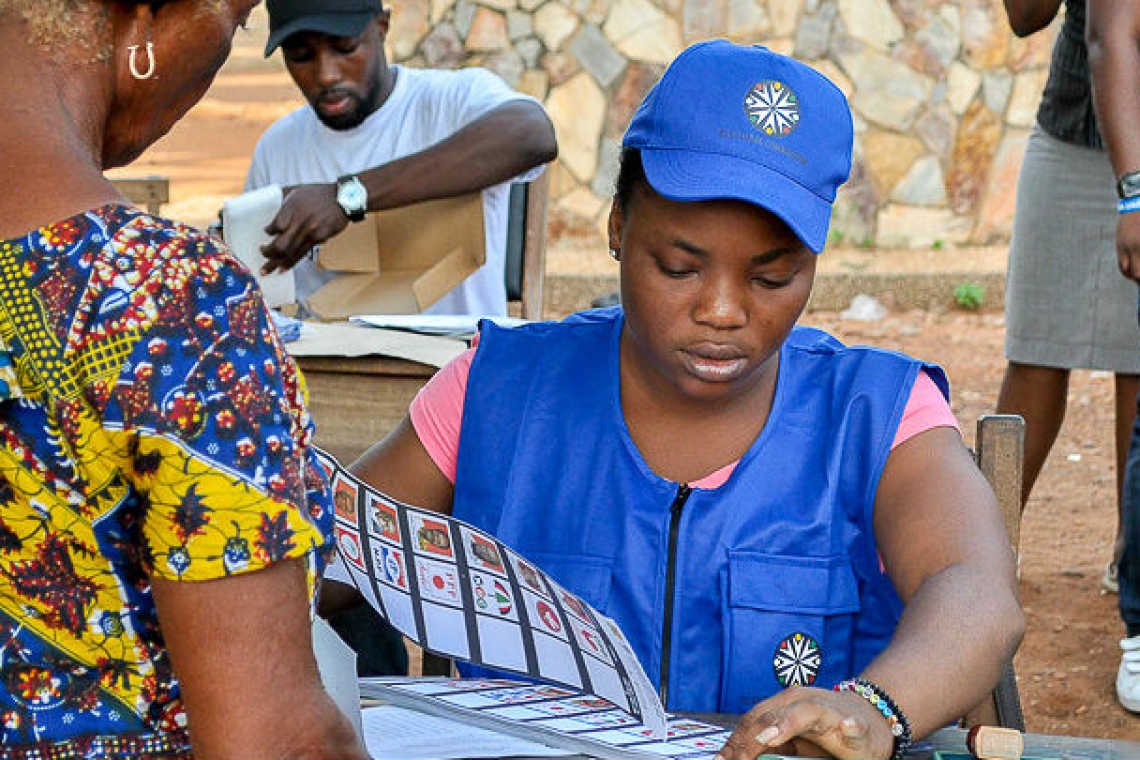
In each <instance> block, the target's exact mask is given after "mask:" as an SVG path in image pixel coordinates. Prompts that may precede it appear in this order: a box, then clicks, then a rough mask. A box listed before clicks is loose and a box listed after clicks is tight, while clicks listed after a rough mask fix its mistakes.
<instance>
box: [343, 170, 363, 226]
mask: <svg viewBox="0 0 1140 760" xmlns="http://www.w3.org/2000/svg"><path fill="white" fill-rule="evenodd" d="M336 202H337V203H339V204H340V207H341V208H342V209H344V213H345V214H347V215H348V217H349V218H350V219H358V218H360V217H362V216H363V215H364V211H365V210H366V209H367V208H368V191H367V190H365V188H364V183H362V182H361V181H360V180H359V179H357V178H356V177H349V178H348V179H346V180H342V181H341V182H340V185H339V186H338V187H337V191H336Z"/></svg>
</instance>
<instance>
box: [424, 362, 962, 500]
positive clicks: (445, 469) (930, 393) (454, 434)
mask: <svg viewBox="0 0 1140 760" xmlns="http://www.w3.org/2000/svg"><path fill="white" fill-rule="evenodd" d="M475 350H476V349H475V348H469V349H467V350H466V351H464V352H463V353H462V354H460V355H459V356H457V357H455V359H453V360H452V361H451V362H449V363H448V364H447V365H446V366H444V367H443V369H441V370H440V371H439V372H437V373H435V375H434V376H433V377H432V378H431V380H429V381H428V382H427V384H426V385H424V387H423V388H421V389H420V391H419V393H417V394H416V397H415V398H414V399H412V405H411V407H410V408H409V410H408V414H409V416H410V417H411V420H412V427H413V428H415V430H416V435H417V436H419V439H420V442H421V443H423V445H424V448H425V449H427V453H428V455H429V456H430V457H431V458H432V461H434V462H435V464H436V466H437V467H439V469H440V472H442V473H443V474H444V475H445V476H447V479H448V480H450V481H451V482H452V483H454V482H455V470H456V467H457V462H458V458H459V431H460V428H461V427H462V426H463V400H464V398H465V397H466V395H467V376H468V375H469V374H470V373H471V362H472V360H473V359H474V358H475ZM936 427H952V428H954V429H955V430H957V429H958V420H957V419H956V418H955V417H954V412H953V411H951V409H950V404H949V403H947V402H946V399H945V398H944V397H943V396H942V391H940V390H938V386H937V385H935V384H934V381H933V380H931V379H930V376H929V375H927V374H926V373H925V372H919V373H918V377H917V378H915V381H914V388H912V389H911V392H910V398H909V399H907V403H906V409H905V410H904V411H903V417H902V421H901V422H899V429H898V431H896V433H895V439H894V441H892V442H891V448H892V449H893V448H895V447H896V446H898V445H899V444H900V443H902V442H903V441H906V440H907V439H909V438H911V437H912V436H915V435H918V434H919V433H922V432H925V431H927V430H930V429H931V428H936ZM736 464H737V463H736V462H732V463H730V464H727V465H725V466H724V467H722V468H720V469H719V470H717V471H715V472H712V473H709V474H708V475H706V476H704V477H703V478H701V479H699V480H695V481H693V482H692V483H690V484H689V485H691V486H692V487H694V488H706V489H713V488H718V487H720V486H721V485H723V484H724V482H725V481H727V480H728V478H729V476H731V475H732V471H733V470H734V469H735V468H736Z"/></svg>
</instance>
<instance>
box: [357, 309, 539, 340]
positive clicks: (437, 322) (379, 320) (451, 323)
mask: <svg viewBox="0 0 1140 760" xmlns="http://www.w3.org/2000/svg"><path fill="white" fill-rule="evenodd" d="M480 319H489V320H490V321H492V322H494V323H495V324H497V325H499V326H500V327H517V326H519V325H525V324H526V322H527V321H526V320H525V319H519V318H518V317H503V316H498V315H495V316H488V317H480V316H478V315H470V314H356V315H354V316H352V317H351V321H353V322H356V323H357V324H362V325H370V326H372V327H382V328H385V329H388V330H406V331H408V332H414V333H420V334H421V335H470V334H472V333H474V332H475V329H476V328H477V327H478V326H479V320H480Z"/></svg>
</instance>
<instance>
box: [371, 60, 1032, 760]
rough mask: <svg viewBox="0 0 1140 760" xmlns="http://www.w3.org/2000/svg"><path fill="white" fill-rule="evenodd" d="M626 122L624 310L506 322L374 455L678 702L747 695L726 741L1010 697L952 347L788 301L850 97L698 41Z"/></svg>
mask: <svg viewBox="0 0 1140 760" xmlns="http://www.w3.org/2000/svg"><path fill="white" fill-rule="evenodd" d="M623 144H624V153H623V156H622V166H621V172H620V177H619V180H618V186H617V191H616V193H615V198H614V204H613V210H612V212H611V215H610V221H609V242H610V246H611V248H612V251H611V253H612V255H613V256H615V258H618V259H619V260H620V262H621V295H622V303H623V306H621V307H615V308H612V309H603V310H597V311H591V312H586V313H583V314H578V315H574V316H572V317H570V318H568V319H566V320H565V321H563V322H560V323H542V324H532V325H528V326H525V327H521V328H516V329H503V328H499V327H496V326H495V325H493V324H484V325H483V326H482V331H481V334H480V341H479V343H478V345H477V347H476V348H475V349H472V351H470V352H468V354H466V355H465V356H463V357H461V358H460V359H458V360H457V361H456V362H455V363H453V364H452V365H451V366H449V367H448V368H445V369H444V370H443V371H442V372H441V373H440V374H439V375H437V376H436V378H435V379H434V380H433V381H432V383H431V384H429V386H427V387H426V388H425V389H424V391H423V392H422V393H421V394H420V396H419V397H418V398H417V399H416V401H415V402H414V404H413V406H412V409H411V410H410V413H409V416H408V419H407V420H405V422H404V423H403V424H402V425H401V426H400V427H399V428H397V430H396V431H394V432H393V434H392V435H391V436H389V438H387V439H386V440H385V441H383V442H381V443H379V444H378V445H377V446H375V447H373V449H371V450H370V451H369V452H368V453H366V454H365V456H364V457H363V458H362V459H361V460H360V461H359V462H358V463H357V465H356V469H357V471H358V472H359V473H360V474H361V475H362V476H363V477H364V478H365V479H366V480H368V481H370V482H371V483H373V484H374V485H376V486H377V487H379V488H381V489H383V490H385V491H386V492H388V493H390V494H392V495H394V496H395V497H397V498H400V499H403V500H405V501H409V502H412V503H416V504H420V505H425V506H430V507H432V508H435V509H438V510H440V511H444V512H451V513H453V514H454V515H455V516H457V517H459V518H462V519H464V520H466V521H468V522H471V523H474V524H475V525H477V526H479V527H480V528H483V529H485V530H488V531H490V532H492V533H494V534H496V535H497V536H498V537H499V538H500V539H502V540H503V541H505V542H506V543H508V544H510V545H511V546H513V547H515V548H516V549H518V550H519V551H520V552H522V553H523V554H525V555H527V556H529V557H531V558H532V559H534V560H536V561H537V562H538V563H539V564H540V565H542V566H543V568H544V569H545V570H547V571H548V572H549V573H550V574H551V575H552V576H553V577H554V578H555V579H556V580H557V581H558V582H559V583H561V584H563V585H564V586H566V587H567V588H568V589H570V590H572V591H574V592H575V593H577V594H579V595H581V596H582V597H584V598H585V599H586V600H587V601H588V602H590V603H591V604H592V605H594V606H595V607H596V608H597V609H598V610H600V611H601V612H603V613H604V614H606V615H608V616H610V617H612V618H614V619H615V620H616V621H617V622H618V624H619V625H620V626H621V628H622V629H623V631H624V632H625V633H626V634H627V636H628V638H629V640H630V642H631V643H632V645H633V647H634V649H635V651H636V652H637V654H638V657H639V659H640V660H641V662H642V664H643V665H644V667H645V670H646V672H647V674H648V675H649V677H650V678H651V679H653V680H654V681H655V682H656V683H657V684H658V686H659V689H660V691H661V694H662V697H663V700H664V702H665V704H666V706H667V708H668V709H670V710H684V711H696V712H731V713H748V715H747V717H746V718H744V719H743V720H742V721H741V723H740V727H739V728H738V729H737V731H736V733H735V734H734V736H733V738H732V740H731V741H730V742H729V743H728V744H727V745H726V746H725V748H724V750H722V755H723V756H724V757H726V758H737V757H756V756H757V755H759V754H760V753H761V752H763V751H771V750H778V751H780V752H784V753H798V754H809V755H819V754H821V753H830V754H832V755H835V756H841V757H877V758H887V757H891V756H896V757H897V756H901V754H902V752H903V751H904V750H905V747H906V745H907V743H908V742H909V740H910V738H911V737H912V736H921V735H924V734H926V733H929V732H930V731H932V730H934V729H935V728H937V727H939V726H943V725H946V724H947V723H949V722H951V721H953V720H954V719H955V718H957V717H958V716H960V715H961V714H963V713H964V712H965V711H966V710H968V709H969V708H970V707H971V706H973V705H974V704H976V703H977V702H979V701H980V700H981V699H982V698H983V697H984V696H985V695H986V694H987V693H988V692H989V690H990V689H991V688H992V687H993V685H994V683H996V681H997V678H998V675H999V672H1000V669H1001V665H1002V663H1003V662H1005V661H1006V660H1007V659H1008V657H1009V656H1010V655H1011V654H1012V652H1013V651H1014V649H1015V648H1016V645H1017V643H1018V641H1019V638H1020V636H1021V633H1022V630H1023V625H1024V622H1023V617H1022V613H1021V610H1020V608H1019V606H1018V603H1017V600H1016V594H1015V581H1014V568H1013V558H1012V556H1011V552H1010V550H1009V546H1008V544H1007V542H1006V540H1005V532H1004V529H1003V528H1002V524H1001V521H1000V518H999V515H998V510H997V506H996V501H995V498H994V496H993V493H992V492H991V491H990V489H989V487H988V486H987V484H986V482H985V480H984V479H983V477H982V475H981V474H980V473H979V472H978V470H977V468H976V467H975V466H974V464H973V462H972V460H971V458H970V456H969V453H968V452H967V450H966V448H965V446H964V445H963V443H962V439H961V436H960V434H959V432H958V430H957V427H956V423H955V421H954V417H953V414H952V413H951V412H950V409H949V406H948V404H947V402H946V394H947V383H946V378H945V376H944V374H943V373H942V371H941V370H940V369H939V368H937V367H935V366H933V365H929V364H924V363H922V362H919V361H916V360H914V359H911V358H909V357H906V356H902V355H900V354H897V353H893V352H888V351H884V350H879V349H873V348H865V347H856V348H849V347H845V346H843V345H841V344H840V343H839V342H838V341H836V340H835V339H833V338H832V337H830V336H828V335H826V334H824V333H822V332H819V331H817V330H813V329H809V328H804V327H798V326H797V325H796V322H797V320H798V318H799V316H800V314H801V313H802V312H803V310H804V307H805V305H806V304H807V300H808V295H809V293H810V291H811V286H812V279H813V276H814V273H815V256H816V253H818V252H819V251H820V250H821V249H822V248H823V246H824V242H825V240H826V236H827V227H828V220H829V217H830V212H831V203H832V201H833V200H834V197H835V191H836V188H837V187H838V186H839V184H841V183H842V182H843V181H844V180H845V179H846V178H847V174H848V171H849V168H850V156H851V145H852V127H851V115H850V112H849V110H848V107H847V103H846V101H845V99H844V97H843V95H842V94H841V93H840V92H839V90H838V89H836V88H835V87H834V86H833V85H832V84H831V83H830V82H829V81H828V80H827V79H825V78H824V77H822V76H821V75H819V74H818V73H816V72H814V71H813V70H812V69H810V68H808V67H807V66H805V65H803V64H800V63H798V62H796V61H794V60H792V59H790V58H786V57H784V56H780V55H777V54H775V53H772V52H770V51H768V50H765V49H763V48H758V47H742V46H738V45H734V44H730V43H727V42H723V41H717V42H709V43H702V44H699V45H695V46H693V47H691V48H689V49H688V50H686V51H685V52H683V53H682V54H681V55H680V57H678V59H677V60H676V61H675V62H674V63H673V64H672V65H671V66H670V67H669V69H668V70H667V71H666V73H665V75H664V77H663V78H662V80H661V81H660V82H659V83H658V84H657V86H656V87H655V88H654V89H653V91H652V92H650V94H649V95H648V96H647V97H646V99H645V101H644V103H643V104H642V105H641V108H640V110H639V111H638V112H637V113H636V115H635V116H634V118H633V122H632V124H631V125H630V127H629V130H628V132H627V133H626V136H625V139H624V143H623Z"/></svg>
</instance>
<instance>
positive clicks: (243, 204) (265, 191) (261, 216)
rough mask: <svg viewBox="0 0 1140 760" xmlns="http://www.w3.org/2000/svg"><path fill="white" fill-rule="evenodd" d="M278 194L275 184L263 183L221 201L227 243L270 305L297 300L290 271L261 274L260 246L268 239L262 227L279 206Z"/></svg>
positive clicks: (279, 197) (262, 263) (273, 215)
mask: <svg viewBox="0 0 1140 760" xmlns="http://www.w3.org/2000/svg"><path fill="white" fill-rule="evenodd" d="M281 198H282V194H281V188H280V187H279V186H278V185H266V186H265V187H262V188H259V189H257V190H253V191H251V192H248V193H243V194H242V195H239V196H237V197H235V198H230V199H229V200H227V201H226V202H225V203H224V204H222V235H223V237H224V238H225V241H226V245H228V246H229V247H230V251H232V252H233V254H234V256H236V257H237V258H238V260H239V261H241V263H243V264H245V265H246V266H247V267H249V270H250V271H251V272H253V274H254V276H255V277H257V282H258V284H259V285H260V286H261V292H262V295H263V296H264V297H265V303H266V304H267V305H268V306H269V307H270V308H271V309H272V308H275V307H278V306H281V305H283V304H287V303H293V302H294V301H296V300H297V294H296V288H295V287H294V284H293V272H291V271H287V272H281V271H277V272H274V273H273V274H267V275H265V274H261V268H262V267H263V266H265V256H264V255H262V253H261V247H262V246H263V245H265V244H266V243H268V242H269V241H270V237H269V234H268V233H266V231H265V228H266V227H267V226H268V225H269V223H270V222H272V221H273V217H275V216H277V212H278V211H279V210H280V209H281Z"/></svg>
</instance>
